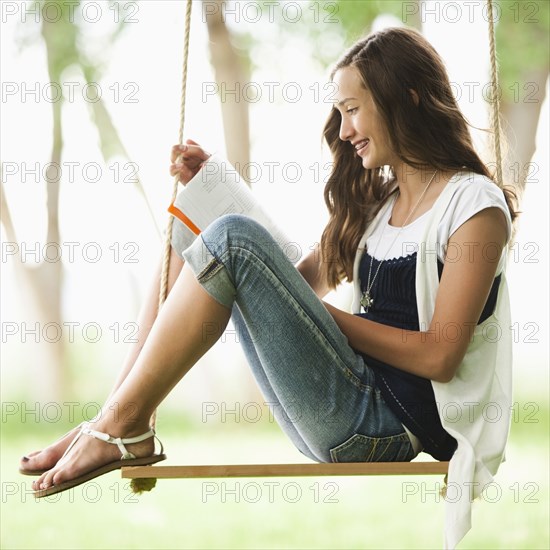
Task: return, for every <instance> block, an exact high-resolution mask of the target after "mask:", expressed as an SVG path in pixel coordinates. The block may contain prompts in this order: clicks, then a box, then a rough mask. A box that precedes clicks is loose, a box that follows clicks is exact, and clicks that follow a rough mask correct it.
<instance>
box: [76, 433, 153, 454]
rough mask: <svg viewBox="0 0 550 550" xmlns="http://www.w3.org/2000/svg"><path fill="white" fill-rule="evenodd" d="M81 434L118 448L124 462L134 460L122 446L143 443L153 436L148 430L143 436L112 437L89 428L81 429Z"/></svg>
mask: <svg viewBox="0 0 550 550" xmlns="http://www.w3.org/2000/svg"><path fill="white" fill-rule="evenodd" d="M81 432H82V433H83V434H84V435H89V436H90V437H93V438H94V439H99V440H100V441H104V442H105V443H111V444H113V445H117V446H118V450H119V451H120V453H121V454H122V457H121V459H122V460H126V459H129V458H136V457H135V455H134V454H133V453H130V452H129V451H128V449H126V447H125V446H124V444H125V443H126V444H131V443H139V442H140V441H145V440H146V439H149V438H150V437H154V436H155V430H153V429H150V430H149V431H147V432H145V433H144V434H141V435H137V436H135V437H125V438H122V437H113V436H112V435H109V434H106V433H103V432H98V431H97V430H92V429H91V428H82V430H81Z"/></svg>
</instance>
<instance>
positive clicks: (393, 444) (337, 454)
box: [330, 433, 414, 462]
mask: <svg viewBox="0 0 550 550" xmlns="http://www.w3.org/2000/svg"><path fill="white" fill-rule="evenodd" d="M330 456H331V458H332V462H409V461H410V460H412V459H413V458H414V451H413V447H412V444H411V440H410V439H409V436H408V435H407V434H406V433H402V434H397V435H392V436H389V437H369V436H368V435H362V434H355V435H352V436H351V437H350V438H349V439H347V440H346V441H344V443H341V444H340V445H338V446H337V447H334V448H333V449H331V450H330Z"/></svg>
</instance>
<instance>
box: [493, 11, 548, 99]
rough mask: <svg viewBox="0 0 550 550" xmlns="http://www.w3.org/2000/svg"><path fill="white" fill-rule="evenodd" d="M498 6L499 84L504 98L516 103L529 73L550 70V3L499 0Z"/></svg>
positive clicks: (496, 14)
mask: <svg viewBox="0 0 550 550" xmlns="http://www.w3.org/2000/svg"><path fill="white" fill-rule="evenodd" d="M498 5H499V6H500V13H499V12H496V13H495V17H497V16H499V15H500V17H499V19H498V22H497V25H496V31H495V33H496V48H497V59H498V63H499V81H500V86H501V88H502V91H503V97H504V98H508V99H510V100H512V101H513V100H514V93H515V94H516V95H517V94H518V91H517V83H518V82H519V85H520V86H523V85H524V84H525V83H526V79H528V75H529V72H530V71H532V70H541V69H545V70H546V72H548V70H549V55H550V54H549V49H550V42H549V36H550V2H549V1H548V0H537V1H531V0H529V1H521V2H518V1H513V0H499V2H498ZM522 89H523V88H522ZM514 90H516V91H514ZM527 91H528V92H529V90H527ZM522 95H524V94H523V93H522Z"/></svg>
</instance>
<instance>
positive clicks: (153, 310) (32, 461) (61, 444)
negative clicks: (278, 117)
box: [20, 249, 183, 472]
mask: <svg viewBox="0 0 550 550" xmlns="http://www.w3.org/2000/svg"><path fill="white" fill-rule="evenodd" d="M182 267H183V261H182V260H181V258H180V257H179V256H178V255H177V254H176V253H175V251H174V249H172V251H171V257H170V270H169V272H168V293H170V291H171V289H172V287H173V286H174V283H175V282H176V280H177V278H178V276H179V274H180V272H181V269H182ZM161 269H162V258H161V260H160V262H159V265H158V267H157V269H156V271H155V274H154V276H153V279H152V281H151V285H150V288H149V290H148V292H147V296H146V298H145V301H144V303H143V306H142V308H141V311H140V314H139V317H138V333H137V342H135V343H134V344H133V346H132V347H131V348H130V350H129V351H128V354H127V356H126V358H125V360H124V363H123V364H122V368H121V371H120V373H119V375H118V378H117V380H116V382H115V384H114V386H113V389H112V390H111V393H110V395H109V397H111V396H112V395H113V394H114V393H115V392H116V390H117V389H118V388H119V387H120V385H121V384H122V382H124V380H125V379H126V377H127V376H128V373H129V372H130V371H131V370H132V368H133V366H134V364H135V363H136V361H137V358H138V357H139V354H140V353H141V350H142V348H143V346H144V345H145V342H146V341H147V338H148V336H149V333H150V331H151V327H152V326H153V323H154V322H155V319H156V317H157V311H158V295H159V281H160V275H161ZM77 432H78V427H77V428H74V429H73V430H71V431H70V432H69V433H67V434H65V435H64V436H63V437H62V438H60V439H58V440H57V441H55V442H54V443H53V444H52V445H50V446H48V447H46V448H45V449H43V450H41V451H35V452H33V453H30V454H28V455H27V456H25V457H23V458H22V459H21V464H20V468H21V470H23V471H28V472H33V471H41V470H48V469H50V468H53V467H54V466H55V464H56V463H57V461H58V460H59V459H60V458H61V456H62V455H63V453H64V452H65V450H66V449H67V447H68V446H69V444H70V442H71V441H72V440H73V438H74V437H75V435H76V434H77Z"/></svg>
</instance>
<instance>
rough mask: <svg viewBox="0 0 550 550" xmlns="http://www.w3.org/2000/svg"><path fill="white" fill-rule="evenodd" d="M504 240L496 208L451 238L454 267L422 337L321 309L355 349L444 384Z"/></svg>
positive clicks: (443, 279)
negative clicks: (330, 317)
mask: <svg viewBox="0 0 550 550" xmlns="http://www.w3.org/2000/svg"><path fill="white" fill-rule="evenodd" d="M506 235H507V224H506V219H505V217H504V213H503V212H502V211H501V210H500V209H498V208H496V207H494V208H493V207H492V208H486V209H484V210H481V211H480V212H478V213H477V214H475V215H474V216H472V217H471V218H470V219H469V220H468V221H467V222H465V223H464V224H462V225H461V226H460V227H459V228H458V229H457V230H456V231H455V232H454V233H453V234H452V235H451V237H450V239H449V241H448V245H449V246H448V250H449V251H451V250H452V257H453V261H450V260H449V261H446V262H445V268H444V270H443V274H442V276H441V280H440V284H439V289H438V292H437V297H436V302H435V311H434V315H433V318H432V321H431V323H430V327H429V329H428V330H427V331H426V332H418V331H410V330H403V329H399V328H394V327H389V326H387V325H382V324H380V323H375V322H374V321H369V320H368V319H363V318H361V317H358V316H356V315H352V314H349V313H346V312H344V311H342V310H339V309H337V308H335V307H333V306H331V305H329V304H325V306H326V307H327V309H328V310H329V312H330V313H331V314H332V316H333V317H334V319H335V321H336V323H337V324H338V326H339V327H340V329H341V330H342V332H343V333H344V334H345V335H346V336H347V338H348V340H349V343H350V345H351V346H352V347H353V348H354V349H356V350H358V351H360V352H363V353H365V354H368V355H370V356H372V357H374V358H376V359H378V360H380V361H383V362H385V363H388V364H390V365H392V366H394V367H396V368H398V369H401V370H403V371H406V372H410V373H412V374H416V375H417V376H421V377H423V378H428V379H430V380H435V381H437V382H448V381H450V380H451V379H452V378H453V376H454V375H455V372H456V370H457V368H458V366H459V365H460V363H461V362H462V360H463V358H464V355H465V353H466V349H467V348H468V344H469V343H470V340H471V337H472V335H473V331H474V328H475V326H476V324H477V321H478V320H479V317H480V316H481V312H482V311H483V307H484V305H485V302H486V301H487V297H488V296H489V291H490V289H491V285H492V284H493V280H494V278H495V273H496V269H497V265H498V261H499V259H500V256H501V252H502V249H503V247H504V245H505V244H506ZM459 252H460V254H459ZM455 258H456V260H455ZM447 334H448V335H449V337H448V338H446V335H447ZM479 368H483V365H480V366H479Z"/></svg>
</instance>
